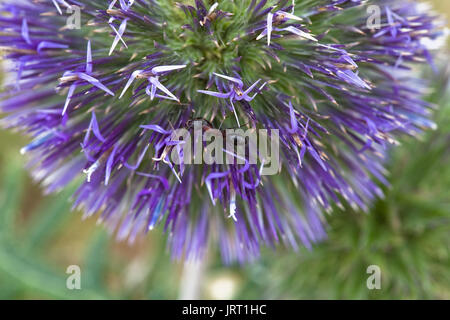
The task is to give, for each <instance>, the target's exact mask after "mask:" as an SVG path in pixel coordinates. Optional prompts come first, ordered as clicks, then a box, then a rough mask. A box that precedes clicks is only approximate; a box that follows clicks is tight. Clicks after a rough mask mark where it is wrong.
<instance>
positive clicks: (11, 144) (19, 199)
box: [0, 0, 450, 299]
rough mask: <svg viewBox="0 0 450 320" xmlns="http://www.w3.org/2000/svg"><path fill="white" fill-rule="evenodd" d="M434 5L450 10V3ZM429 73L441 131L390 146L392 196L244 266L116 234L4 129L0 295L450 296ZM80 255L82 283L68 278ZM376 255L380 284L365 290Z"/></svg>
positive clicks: (441, 165) (439, 135)
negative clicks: (35, 176) (39, 171)
mask: <svg viewBox="0 0 450 320" xmlns="http://www.w3.org/2000/svg"><path fill="white" fill-rule="evenodd" d="M434 5H435V7H436V8H437V9H438V11H439V12H441V13H447V16H450V1H442V0H435V1H434ZM448 58H449V55H447V57H446V60H448ZM442 68H445V64H444V66H443V67H442ZM442 68H441V69H442ZM431 77H432V78H435V83H436V84H435V88H434V90H433V92H431V93H430V96H429V97H428V99H429V100H430V101H431V102H433V103H435V104H436V105H439V106H440V107H439V109H438V111H437V112H436V113H435V121H436V122H437V123H438V124H439V129H438V130H436V131H433V132H429V133H428V134H426V135H425V136H424V137H423V138H422V139H421V141H419V142H417V141H416V140H413V139H408V138H406V139H404V140H403V143H402V146H400V147H399V148H397V149H396V150H395V151H394V152H393V153H392V161H391V163H390V165H389V171H390V172H391V174H390V176H389V180H390V182H391V184H392V186H391V188H389V189H386V194H387V196H386V198H385V199H382V200H379V201H377V202H376V203H375V204H374V205H373V208H372V210H371V211H370V212H368V213H363V212H355V211H353V210H351V209H350V208H346V209H345V210H342V211H337V212H333V214H331V215H330V216H329V217H328V222H329V228H328V240H326V241H325V242H323V243H322V244H319V245H317V246H316V247H315V248H314V249H313V250H312V251H307V250H302V251H300V252H298V253H292V252H289V251H287V250H284V249H283V248H278V249H277V250H276V251H275V252H274V251H272V250H266V251H264V252H263V254H262V256H261V259H260V260H258V261H257V262H255V263H252V264H249V265H246V266H238V265H232V266H223V265H222V262H221V260H220V257H219V255H218V253H217V252H216V251H215V250H211V253H210V254H209V256H208V257H207V259H206V260H205V261H204V262H202V263H201V264H200V265H185V264H183V263H182V262H176V261H172V260H171V258H170V256H169V254H168V252H167V251H166V248H165V235H162V233H161V232H160V231H158V230H156V231H152V232H151V233H150V234H149V235H148V236H147V237H146V238H145V239H143V240H141V241H140V242H139V243H137V244H135V245H133V246H129V245H127V244H126V243H117V242H116V241H114V240H113V239H112V238H111V237H110V236H109V235H108V234H107V233H106V231H105V230H104V229H103V227H102V226H97V225H96V220H95V218H92V219H88V220H86V221H82V220H81V213H80V212H76V211H70V207H71V204H70V201H68V198H69V197H70V194H71V192H72V191H73V190H70V189H69V190H66V191H62V192H61V193H59V194H56V195H50V196H46V195H43V194H42V189H41V188H40V187H39V186H38V185H36V184H35V183H33V182H32V181H31V179H30V177H29V176H28V174H27V171H26V169H24V168H25V165H26V159H24V157H22V156H21V155H20V153H19V150H20V148H21V147H22V146H23V145H25V144H26V143H27V139H26V138H24V137H21V136H20V135H19V134H14V133H11V132H5V131H3V130H2V131H0V150H1V152H0V299H1V298H3V299H51V298H53V299H102V298H115V299H177V298H203V299H408V298H425V299H428V298H435V299H450V96H445V95H444V94H443V92H444V91H445V90H444V89H445V88H443V87H442V84H441V83H442V81H440V77H443V75H441V76H440V77H436V76H435V75H433V76H431ZM71 265H76V266H79V267H80V269H81V290H69V289H67V287H66V280H67V278H68V277H69V274H67V273H66V271H67V268H68V267H69V266H71ZM370 265H376V266H379V267H380V270H381V289H380V290H369V289H368V288H367V284H366V281H367V278H368V277H369V276H370V275H369V274H367V272H366V271H367V267H368V266H370Z"/></svg>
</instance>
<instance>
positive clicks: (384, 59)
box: [0, 0, 442, 262]
mask: <svg viewBox="0 0 450 320" xmlns="http://www.w3.org/2000/svg"><path fill="white" fill-rule="evenodd" d="M368 5H375V6H378V8H379V9H380V10H379V12H380V16H379V17H378V18H379V19H375V20H374V21H377V20H379V23H378V24H375V25H369V23H368V19H369V16H368V14H367V6H368ZM75 7H76V8H79V12H80V13H81V16H80V25H81V28H79V29H77V28H73V26H70V27H69V26H67V23H68V16H67V15H66V13H65V12H66V11H67V10H69V9H74V8H75ZM70 11H71V12H76V11H75V10H70ZM0 30H1V33H0V50H1V51H2V52H3V54H4V57H5V59H6V60H7V61H9V64H8V65H7V66H8V67H9V68H10V70H9V71H11V73H12V74H14V76H15V77H14V79H13V81H12V83H6V85H5V86H4V91H3V93H2V96H1V105H0V108H1V109H0V110H1V111H2V112H3V113H5V116H4V118H3V119H2V125H3V126H4V127H7V128H19V129H21V130H23V131H24V132H25V133H26V134H28V135H31V136H33V137H34V139H33V140H32V142H31V143H30V144H28V145H27V146H25V147H24V148H23V149H22V153H27V154H29V156H30V159H31V163H30V168H31V169H32V170H31V171H32V173H33V175H34V177H35V178H36V179H37V180H39V181H41V182H42V184H43V185H44V186H45V187H46V188H47V191H48V192H55V191H57V190H59V189H61V188H64V187H65V186H66V185H67V184H68V183H70V182H71V181H74V180H76V181H80V184H79V188H78V190H77V191H76V193H75V194H74V207H83V210H84V212H85V215H86V216H92V215H94V214H98V216H99V219H100V220H101V221H103V222H104V223H105V224H106V225H107V226H108V227H109V228H110V229H111V230H117V236H118V238H119V239H128V240H129V241H131V242H132V241H133V240H135V239H136V237H137V236H138V235H139V234H142V233H145V232H148V231H149V230H151V229H153V228H154V227H155V226H158V225H162V226H161V227H162V228H163V229H164V230H165V231H166V232H167V234H168V238H169V245H170V247H171V249H172V253H173V256H174V257H175V258H182V257H185V258H200V257H202V256H203V255H204V253H205V250H206V248H207V246H208V243H209V242H210V241H211V240H212V241H213V243H218V244H219V246H220V251H221V254H222V256H223V259H224V261H226V262H231V261H235V260H238V261H240V262H244V261H247V260H249V259H252V258H255V257H257V256H258V254H259V251H260V248H261V246H270V247H276V246H277V245H278V244H280V243H282V244H285V245H287V246H290V247H292V248H293V249H295V250H296V249H298V247H299V245H300V244H303V245H304V246H306V247H308V248H310V247H311V246H312V244H313V243H314V242H316V241H319V240H321V239H323V238H324V237H325V227H324V225H325V218H324V212H326V211H330V210H331V209H332V207H333V206H342V205H343V203H348V204H349V205H351V206H353V207H359V208H361V209H363V210H365V209H367V208H368V206H369V205H370V203H371V201H372V200H373V199H374V198H375V197H377V196H382V191H381V188H380V186H379V185H380V184H387V183H388V182H387V180H386V179H385V177H384V175H385V170H384V168H383V163H384V161H385V157H386V154H387V153H386V151H387V150H388V148H389V146H390V145H392V144H396V142H397V138H398V137H399V136H401V135H404V134H406V135H412V136H416V135H418V134H420V133H421V132H422V131H423V130H424V129H427V128H433V127H434V124H433V122H431V121H430V120H429V115H430V109H431V107H432V106H430V105H429V104H427V103H426V102H425V101H423V100H422V99H421V97H422V95H423V93H424V92H425V90H426V89H427V84H426V81H424V79H420V78H419V74H420V73H419V72H418V68H416V67H415V65H420V64H424V65H425V64H429V65H431V66H433V61H432V54H431V52H429V44H430V43H433V42H434V41H435V40H437V39H438V38H439V37H440V35H441V33H442V32H441V30H440V20H439V19H438V17H436V16H433V15H432V14H430V13H429V12H427V11H426V10H423V8H422V6H421V5H419V4H417V3H416V2H414V1H406V0H405V1H400V0H393V1H387V0H386V1H385V0H377V1H376V0H372V1H362V0H314V1H297V2H295V1H288V0H261V1H256V0H240V1H232V0H224V1H220V2H217V3H215V2H214V1H202V0H196V1H183V2H181V1H180V2H179V3H178V2H176V1H172V0H159V1H154V0H134V1H124V0H119V1H117V0H113V1H110V2H106V1H98V0H90V1H83V0H77V1H75V0H52V1H50V0H36V1H6V3H4V4H2V14H1V16H0ZM206 119H207V120H206ZM195 120H199V121H200V122H201V124H200V126H201V127H202V128H203V130H202V131H203V132H205V131H212V129H219V130H222V131H223V129H224V128H242V127H243V126H244V127H246V128H248V129H251V130H253V131H255V130H257V129H268V132H269V135H271V136H274V134H275V132H278V137H279V146H280V151H281V152H280V162H281V165H282V167H281V168H279V174H277V175H272V176H268V175H263V174H262V169H263V167H264V165H267V163H265V162H264V159H259V161H257V163H249V161H247V160H246V159H243V160H245V161H244V163H239V161H237V160H239V159H240V157H239V156H238V155H236V154H234V153H233V152H231V153H230V152H228V155H229V156H231V157H232V158H233V157H234V161H233V162H231V163H226V164H223V163H216V162H214V163H211V164H206V163H202V164H196V165H188V164H186V163H184V162H181V163H179V164H177V163H175V162H174V161H172V159H171V157H170V154H172V153H177V154H178V155H180V156H181V157H183V156H185V155H184V153H183V152H182V151H181V150H182V142H180V141H174V140H173V133H174V132H176V131H177V130H178V129H186V130H188V131H191V130H192V128H193V127H195V125H194V122H195ZM244 123H245V125H242V124H244ZM276 130H278V131H276ZM224 136H225V135H224ZM242 141H244V140H242ZM202 146H203V145H202ZM240 160H242V159H240ZM83 173H84V174H83ZM80 177H81V178H82V180H79V179H80Z"/></svg>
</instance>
